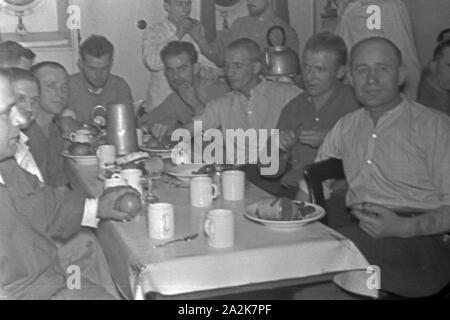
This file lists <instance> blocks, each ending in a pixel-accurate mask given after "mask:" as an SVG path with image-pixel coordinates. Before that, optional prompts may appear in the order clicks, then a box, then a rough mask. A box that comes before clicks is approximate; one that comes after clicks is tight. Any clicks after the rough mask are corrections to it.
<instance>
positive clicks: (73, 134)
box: [69, 132, 77, 142]
mask: <svg viewBox="0 0 450 320" xmlns="http://www.w3.org/2000/svg"><path fill="white" fill-rule="evenodd" d="M76 137H77V134H76V133H75V132H71V133H69V139H70V141H72V142H75V139H76Z"/></svg>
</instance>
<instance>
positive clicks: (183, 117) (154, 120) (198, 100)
mask: <svg viewBox="0 0 450 320" xmlns="http://www.w3.org/2000/svg"><path fill="white" fill-rule="evenodd" d="M161 60H162V61H163V63H164V71H165V74H166V77H167V80H168V81H169V84H170V86H171V87H172V89H173V91H174V92H173V93H171V94H170V95H169V96H168V97H167V98H166V99H165V100H164V101H163V102H162V103H161V104H160V105H159V106H158V107H156V108H155V109H153V110H152V111H151V112H150V113H146V114H144V115H143V116H142V117H141V118H140V119H139V126H140V127H142V128H144V129H146V130H147V131H151V132H152V133H153V134H154V135H155V136H157V137H160V136H161V135H163V134H164V133H165V132H166V130H170V131H171V130H173V129H174V128H175V127H176V126H181V125H185V124H187V123H189V122H192V117H193V116H196V115H199V114H201V113H203V109H205V105H206V104H207V103H208V102H209V101H210V100H212V99H215V98H218V97H220V96H222V95H224V94H225V93H227V92H229V91H230V89H229V87H228V86H227V85H226V83H224V82H222V81H219V80H216V79H215V80H212V79H206V78H204V77H203V76H202V75H201V73H200V66H199V65H198V53H197V51H196V50H195V47H194V45H193V44H192V43H190V42H185V41H172V42H169V43H168V44H167V46H165V47H164V49H163V50H162V51H161Z"/></svg>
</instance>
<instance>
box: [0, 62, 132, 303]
mask: <svg viewBox="0 0 450 320" xmlns="http://www.w3.org/2000/svg"><path fill="white" fill-rule="evenodd" d="M15 109H16V107H15V99H14V95H13V92H12V89H11V85H10V81H9V74H8V72H7V71H5V70H3V69H0V205H1V208H2V209H1V210H0V225H1V226H2V228H1V232H0V261H1V262H2V263H1V264H0V296H1V298H2V299H109V298H113V297H112V296H111V295H110V294H108V292H107V291H106V288H104V287H102V283H101V282H94V281H93V279H92V277H91V278H90V280H88V278H86V277H85V274H86V273H89V272H90V271H89V270H85V269H80V270H79V271H80V272H81V278H80V286H79V289H78V288H77V289H74V290H70V289H69V288H68V286H67V283H68V282H67V279H66V278H67V277H68V273H66V268H67V267H68V266H71V265H78V262H77V261H72V263H70V262H69V261H65V263H67V265H64V264H63V263H62V262H61V259H60V257H59V249H58V246H57V245H56V242H55V241H62V240H65V239H68V238H70V237H71V236H73V235H75V234H76V233H77V232H78V231H79V230H80V226H81V224H85V223H88V224H96V223H97V221H98V220H97V219H115V220H120V221H123V220H129V219H130V216H129V214H127V213H123V212H119V211H117V210H116V209H115V202H116V199H119V198H120V197H122V196H123V195H125V194H126V193H130V192H131V193H135V192H136V191H135V190H134V189H132V188H129V187H118V188H111V189H108V190H107V191H105V192H104V193H103V194H102V195H101V196H100V198H99V199H92V200H83V199H82V198H80V197H79V196H77V195H76V194H75V193H62V192H59V191H57V190H55V189H53V188H51V187H48V186H45V185H42V184H40V183H39V182H38V180H37V179H36V177H35V176H33V175H30V174H29V173H27V172H26V171H25V170H23V169H22V168H20V167H19V166H18V164H17V162H16V161H15V159H14V153H15V152H16V143H17V141H18V139H19V125H20V124H21V123H22V122H23V121H25V120H24V119H23V117H22V116H21V114H20V113H19V112H18V111H17V110H15ZM72 274H73V273H72ZM99 278H100V277H99Z"/></svg>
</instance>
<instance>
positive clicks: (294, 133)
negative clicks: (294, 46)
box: [277, 32, 359, 189]
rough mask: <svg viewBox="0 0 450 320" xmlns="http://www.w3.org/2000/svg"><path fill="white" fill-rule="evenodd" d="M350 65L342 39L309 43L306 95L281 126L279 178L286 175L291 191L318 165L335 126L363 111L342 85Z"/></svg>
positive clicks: (322, 36)
mask: <svg viewBox="0 0 450 320" xmlns="http://www.w3.org/2000/svg"><path fill="white" fill-rule="evenodd" d="M346 62H347V47H346V45H345V42H344V40H343V39H342V38H341V37H339V36H336V35H334V34H332V33H329V32H322V33H318V34H316V35H314V36H312V37H311V38H310V39H309V40H308V42H307V43H306V46H305V50H304V52H303V58H302V63H303V66H302V69H303V79H304V81H305V92H303V93H301V94H299V95H298V96H297V97H296V98H294V99H293V100H292V101H291V102H289V104H288V105H287V106H286V107H285V108H284V109H283V111H282V112H281V116H280V120H279V121H278V126H277V127H278V129H280V149H281V151H282V156H281V157H280V170H279V172H278V176H280V175H283V174H284V176H283V177H282V179H281V184H282V185H283V186H284V187H286V188H287V189H297V187H298V181H299V179H300V178H301V177H302V176H303V169H304V166H305V165H307V164H309V163H312V162H314V159H315V158H316V156H317V149H318V148H319V147H320V145H321V144H322V142H323V139H324V138H325V136H326V134H327V133H328V131H329V130H330V129H331V128H332V127H333V126H334V124H335V123H336V122H337V121H338V120H339V119H340V118H341V117H342V116H344V115H345V114H347V113H349V112H352V111H355V110H356V109H358V108H359V103H358V101H357V100H356V97H355V95H354V93H353V90H352V88H351V87H350V86H348V85H344V84H343V83H342V82H341V81H342V79H343V78H344V76H345V74H346V69H345V68H346ZM288 162H290V163H291V164H292V165H291V167H289V168H288Z"/></svg>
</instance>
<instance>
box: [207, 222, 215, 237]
mask: <svg viewBox="0 0 450 320" xmlns="http://www.w3.org/2000/svg"><path fill="white" fill-rule="evenodd" d="M214 231H215V228H214V221H212V220H211V219H206V220H205V232H206V234H207V235H208V237H212V236H213V235H214Z"/></svg>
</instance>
